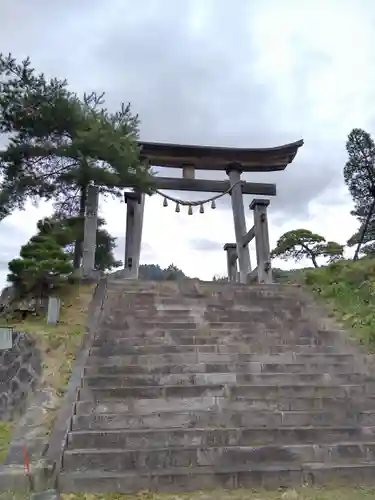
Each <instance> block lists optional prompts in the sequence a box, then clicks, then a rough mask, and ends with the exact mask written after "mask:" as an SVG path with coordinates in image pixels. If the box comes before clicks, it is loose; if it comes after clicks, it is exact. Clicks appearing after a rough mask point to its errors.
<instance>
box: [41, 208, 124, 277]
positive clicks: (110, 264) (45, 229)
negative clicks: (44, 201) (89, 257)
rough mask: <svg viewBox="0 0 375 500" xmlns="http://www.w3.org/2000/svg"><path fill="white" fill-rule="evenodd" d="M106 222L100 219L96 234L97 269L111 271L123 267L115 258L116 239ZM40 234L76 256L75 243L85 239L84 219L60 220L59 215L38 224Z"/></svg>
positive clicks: (69, 218)
mask: <svg viewBox="0 0 375 500" xmlns="http://www.w3.org/2000/svg"><path fill="white" fill-rule="evenodd" d="M104 226H105V220H104V219H103V218H100V217H99V218H98V229H97V232H96V249H95V269H96V270H98V271H111V270H113V269H115V268H118V267H120V266H121V265H122V262H121V261H119V260H117V259H116V258H115V256H114V250H115V248H116V238H114V237H113V236H111V235H110V234H109V232H108V231H107V230H106V229H105V228H104ZM37 227H38V230H39V234H41V235H46V236H49V237H51V238H53V239H54V240H55V241H56V243H57V244H58V245H60V246H62V247H63V248H64V249H65V251H67V252H69V253H70V255H71V256H72V259H73V256H74V242H75V241H77V239H83V231H84V219H82V218H80V217H67V218H62V219H60V218H59V214H54V215H53V216H52V217H48V218H45V219H42V220H40V221H39V222H38V224H37Z"/></svg>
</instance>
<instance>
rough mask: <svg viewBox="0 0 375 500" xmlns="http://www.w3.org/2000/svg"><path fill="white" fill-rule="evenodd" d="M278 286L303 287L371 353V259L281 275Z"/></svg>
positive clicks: (374, 313) (374, 327)
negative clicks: (330, 311) (331, 312)
mask: <svg viewBox="0 0 375 500" xmlns="http://www.w3.org/2000/svg"><path fill="white" fill-rule="evenodd" d="M277 281H278V282H281V283H287V282H289V283H298V284H303V285H305V286H306V287H307V288H308V289H310V290H311V291H312V292H313V293H314V294H315V295H316V296H317V297H318V298H319V299H320V300H322V301H324V303H325V304H326V305H327V306H328V307H329V308H330V309H331V310H332V311H333V313H334V315H335V317H336V318H337V319H338V320H339V321H341V322H342V323H343V325H344V326H345V327H346V328H347V329H348V330H349V331H350V332H351V333H352V336H353V338H355V339H356V340H357V341H358V342H359V343H360V344H362V345H364V346H365V347H366V348H367V349H368V350H369V351H371V352H373V351H374V350H375V259H374V258H371V257H364V258H362V259H360V260H358V261H357V262H353V261H351V260H342V261H338V262H335V263H333V264H331V265H329V266H326V267H321V268H318V269H313V268H309V269H300V270H294V271H281V273H280V275H279V276H278V278H277Z"/></svg>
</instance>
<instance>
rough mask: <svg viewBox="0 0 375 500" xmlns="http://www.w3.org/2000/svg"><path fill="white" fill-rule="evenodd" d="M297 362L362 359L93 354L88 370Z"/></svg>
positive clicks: (292, 355) (340, 356) (317, 355)
mask: <svg viewBox="0 0 375 500" xmlns="http://www.w3.org/2000/svg"><path fill="white" fill-rule="evenodd" d="M262 360H264V362H272V361H274V362H278V363H283V362H290V363H293V362H297V363H303V362H306V363H321V362H322V361H324V362H328V361H331V362H332V363H337V362H341V363H342V362H347V363H349V362H354V360H358V362H360V360H361V358H360V357H357V356H354V355H353V354H329V353H328V354H327V353H315V354H312V353H309V354H307V353H294V352H284V353H278V354H269V353H267V354H254V353H252V354H249V353H245V354H243V353H229V354H223V353H204V352H190V353H184V354H182V353H173V354H172V353H171V354H149V355H133V356H132V355H125V356H124V355H123V356H97V355H94V354H93V352H92V351H91V353H90V356H89V358H88V360H87V366H100V365H105V364H111V365H117V366H126V365H139V366H149V367H157V366H164V365H182V364H189V365H190V364H201V363H208V364H214V363H229V364H232V363H249V362H258V361H259V362H262Z"/></svg>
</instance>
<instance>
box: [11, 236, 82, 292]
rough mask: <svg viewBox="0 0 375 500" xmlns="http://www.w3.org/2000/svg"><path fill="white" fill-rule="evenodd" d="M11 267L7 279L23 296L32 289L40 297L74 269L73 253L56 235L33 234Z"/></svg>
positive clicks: (12, 261)
mask: <svg viewBox="0 0 375 500" xmlns="http://www.w3.org/2000/svg"><path fill="white" fill-rule="evenodd" d="M8 267H9V271H10V273H9V274H8V281H9V282H10V283H12V284H13V285H14V286H15V288H16V290H17V291H18V292H19V293H20V294H21V295H22V294H26V293H29V292H33V293H34V294H36V295H38V296H41V297H43V296H46V295H47V294H48V292H49V290H50V289H51V288H55V287H56V286H58V284H59V283H61V282H62V281H63V280H64V279H65V278H67V277H68V276H69V275H70V274H71V272H72V271H73V266H72V263H71V256H70V255H69V254H68V253H67V252H64V250H63V248H62V247H61V246H60V245H59V244H58V243H57V242H56V241H55V240H54V238H52V237H50V236H45V235H36V236H33V237H32V238H31V239H30V241H29V242H28V243H26V245H23V246H22V247H21V251H20V257H19V258H17V259H13V260H11V261H10V262H9V264H8Z"/></svg>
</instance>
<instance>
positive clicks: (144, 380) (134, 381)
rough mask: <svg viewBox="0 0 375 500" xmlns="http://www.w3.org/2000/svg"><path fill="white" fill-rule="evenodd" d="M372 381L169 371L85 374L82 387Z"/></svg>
mask: <svg viewBox="0 0 375 500" xmlns="http://www.w3.org/2000/svg"><path fill="white" fill-rule="evenodd" d="M370 382H374V387H375V377H369V376H366V375H364V374H363V373H344V374H334V375H331V374H330V373H324V372H321V373H313V374H312V373H231V372H225V373H220V372H216V373H183V374H181V373H172V374H167V375H161V374H153V375H121V376H119V375H96V376H85V377H84V378H83V380H82V387H95V388H96V387H97V388H106V387H113V386H120V387H132V386H146V387H149V386H165V385H204V384H208V385H210V384H230V385H235V384H255V385H259V384H266V385H270V384H280V385H285V384H317V385H319V384H322V385H329V384H335V385H340V384H361V383H370Z"/></svg>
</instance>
